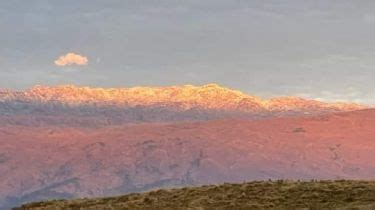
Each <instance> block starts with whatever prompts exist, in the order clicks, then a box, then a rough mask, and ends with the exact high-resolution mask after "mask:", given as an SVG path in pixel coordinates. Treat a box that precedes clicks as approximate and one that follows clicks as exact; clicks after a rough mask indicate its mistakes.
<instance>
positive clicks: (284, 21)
mask: <svg viewBox="0 0 375 210" xmlns="http://www.w3.org/2000/svg"><path fill="white" fill-rule="evenodd" d="M0 34H1V35H0V43H1V47H0V84H1V88H13V89H25V88H29V87H31V86H33V85H36V84H44V85H55V84H66V83H69V84H76V85H85V86H103V87H130V86H135V85H147V86H160V85H163V86H164V85H175V84H187V83H189V84H197V85H200V84H204V83H211V82H215V83H219V84H221V85H223V86H228V87H231V88H236V89H240V90H242V91H245V92H247V93H250V94H256V95H260V96H265V97H269V96H273V95H298V96H305V97H310V98H321V99H324V100H350V101H357V102H363V103H369V104H375V1H374V0H352V1H348V0H337V1H335V0H329V1H327V0H311V1H309V0H304V1H301V0H273V1H272V0H268V1H265V0H237V1H236V0H159V1H157V0H12V1H10V0H0ZM67 53H75V54H77V55H74V54H71V55H68V56H66V57H61V56H64V55H66V54H67ZM74 56H80V57H79V58H77V59H80V60H79V61H77V62H78V63H76V61H75V60H74V59H75V58H74ZM64 59H65V60H64ZM72 59H73V60H72ZM85 59H86V60H85ZM70 64H71V65H70ZM76 64H78V65H76Z"/></svg>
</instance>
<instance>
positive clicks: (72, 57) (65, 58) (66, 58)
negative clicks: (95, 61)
mask: <svg viewBox="0 0 375 210" xmlns="http://www.w3.org/2000/svg"><path fill="white" fill-rule="evenodd" d="M87 63H88V59H87V57H85V56H83V55H79V54H75V53H67V54H66V55H62V56H60V57H59V58H58V59H57V60H55V64H56V65H57V66H70V65H78V66H85V65H87Z"/></svg>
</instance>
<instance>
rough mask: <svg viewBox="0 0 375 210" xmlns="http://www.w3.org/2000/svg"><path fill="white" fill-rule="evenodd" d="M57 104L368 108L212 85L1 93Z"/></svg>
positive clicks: (243, 108) (8, 97)
mask: <svg viewBox="0 0 375 210" xmlns="http://www.w3.org/2000/svg"><path fill="white" fill-rule="evenodd" d="M12 100H15V101H28V102H39V103H51V102H59V103H63V104H68V105H82V104H95V105H113V106H127V107H136V106H170V107H176V108H178V109H180V110H189V109H192V108H203V109H216V110H236V111H242V112H262V111H263V112H264V111H271V112H273V111H290V110H292V111H293V110H306V111H308V110H309V109H310V110H311V109H325V110H337V111H352V110H358V109H364V108H368V106H365V105H360V104H356V103H342V102H340V103H327V102H321V101H317V100H312V99H303V98H300V97H295V96H282V97H275V98H271V99H268V100H266V99H262V98H260V97H258V96H253V95H248V94H245V93H243V92H241V91H238V90H233V89H229V88H226V87H222V86H220V85H218V84H215V83H211V84H207V85H203V86H193V85H182V86H166V87H132V88H90V87H79V86H74V85H61V86H35V87H33V88H31V89H28V90H26V91H9V90H5V91H1V92H0V101H12Z"/></svg>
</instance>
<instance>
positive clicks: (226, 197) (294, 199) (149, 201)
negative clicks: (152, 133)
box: [17, 181, 375, 210]
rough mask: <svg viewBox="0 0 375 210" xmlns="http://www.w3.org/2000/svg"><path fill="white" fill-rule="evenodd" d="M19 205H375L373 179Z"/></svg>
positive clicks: (268, 183)
mask: <svg viewBox="0 0 375 210" xmlns="http://www.w3.org/2000/svg"><path fill="white" fill-rule="evenodd" d="M17 209H51V210H52V209H53V210H55V209H375V181H374V182H370V181H310V182H292V181H259V182H249V183H243V184H222V185H210V186H201V187H191V188H181V189H170V190H156V191H152V192H147V193H142V194H128V195H124V196H119V197H110V198H97V199H78V200H70V201H66V200H56V201H45V202H37V203H31V204H26V205H24V206H22V207H20V208H17Z"/></svg>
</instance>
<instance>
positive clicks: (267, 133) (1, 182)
mask: <svg viewBox="0 0 375 210" xmlns="http://www.w3.org/2000/svg"><path fill="white" fill-rule="evenodd" d="M365 108H367V107H365V106H361V105H356V104H340V103H323V102H319V101H314V100H305V99H301V98H296V97H281V98H274V99H270V100H263V99H261V98H258V97H254V96H249V95H246V94H244V93H242V92H239V91H235V90H231V89H228V88H224V87H220V86H218V85H215V84H209V85H205V86H200V87H196V86H190V85H186V86H175V87H160V88H149V87H136V88H128V89H124V88H122V89H121V88H118V89H100V88H87V87H75V86H59V87H42V86H38V87H35V88H32V89H30V90H27V91H23V92H16V91H7V90H4V91H0V208H1V207H3V208H7V207H9V206H14V205H18V204H20V203H22V202H26V201H36V200H40V199H52V198H74V197H82V196H84V197H90V196H108V195H115V194H119V193H126V192H138V191H145V190H149V189H152V188H158V187H163V186H185V185H197V184H208V183H220V182H242V181H249V180H254V179H268V178H273V179H281V178H289V179H293V178H295V179H311V178H316V179H317V178H327V179H328V178H329V179H331V178H363V179H365V178H371V177H372V176H373V174H374V173H375V168H374V167H373V166H374V165H375V162H374V161H373V158H372V155H373V154H372V153H373V151H374V149H375V145H374V141H373V139H374V137H375V133H374V130H373V128H374V126H375V121H374V119H375V111H374V110H372V109H368V110H361V109H365Z"/></svg>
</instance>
